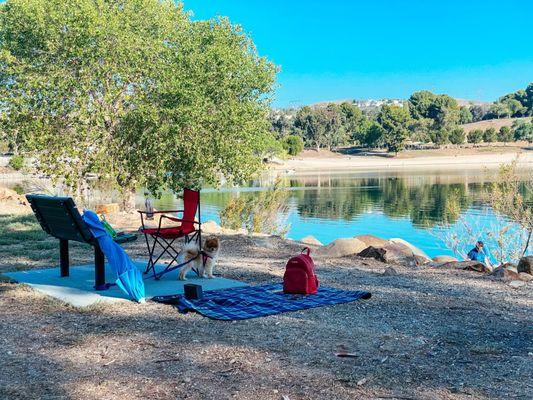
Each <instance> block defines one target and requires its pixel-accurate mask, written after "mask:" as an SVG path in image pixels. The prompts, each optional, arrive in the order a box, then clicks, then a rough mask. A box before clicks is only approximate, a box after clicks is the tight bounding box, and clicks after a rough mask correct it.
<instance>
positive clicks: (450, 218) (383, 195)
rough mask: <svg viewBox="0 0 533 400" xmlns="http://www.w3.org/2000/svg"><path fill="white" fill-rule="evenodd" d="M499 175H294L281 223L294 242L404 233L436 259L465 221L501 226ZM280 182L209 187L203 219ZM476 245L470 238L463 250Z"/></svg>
mask: <svg viewBox="0 0 533 400" xmlns="http://www.w3.org/2000/svg"><path fill="white" fill-rule="evenodd" d="M495 174H496V172H494V171H490V172H489V171H472V170H469V171H457V170H456V171H447V172H444V171H404V172H394V173H390V172H388V173H361V172H357V173H315V174H312V175H298V176H287V177H285V178H284V179H286V181H287V182H286V183H287V186H288V188H287V190H288V191H289V193H288V200H287V201H288V211H287V212H286V213H283V215H280V220H282V221H286V222H287V223H288V224H290V228H289V231H288V233H287V237H288V238H291V239H296V240H298V239H301V238H303V237H305V236H307V235H313V236H314V237H316V238H317V239H318V240H320V241H321V242H322V243H324V244H327V243H329V242H331V241H333V240H335V239H337V238H339V237H351V236H355V235H360V234H372V235H376V236H379V237H382V238H385V239H391V238H398V237H399V238H402V239H404V240H407V241H408V242H410V243H412V244H414V245H415V246H417V247H419V248H421V249H422V250H424V251H425V252H426V253H427V254H428V255H429V256H431V257H433V256H436V255H443V254H448V255H453V252H452V251H451V250H450V249H448V248H447V247H446V244H445V242H444V240H443V236H444V235H446V232H447V231H452V230H454V229H456V228H457V224H462V222H461V221H469V223H470V224H473V225H474V226H478V227H482V226H490V225H491V224H494V223H495V221H496V216H495V215H494V213H493V212H492V210H491V209H490V207H488V206H487V204H486V202H485V201H484V199H486V195H487V194H486V193H487V190H488V189H489V185H490V182H491V181H493V179H494V176H495ZM272 183H273V180H272V179H262V180H258V181H255V182H253V184H251V185H250V186H249V187H246V188H240V189H234V188H232V189H221V190H220V191H215V190H204V191H202V220H204V221H206V220H208V219H213V220H215V221H217V222H219V221H220V218H219V211H220V210H221V209H222V208H223V207H224V206H225V204H227V202H228V201H229V200H230V199H231V198H232V197H233V196H254V195H257V194H258V193H259V191H261V190H267V188H268V187H269V186H271V185H272ZM140 202H142V199H140ZM179 205H180V202H179V200H178V201H177V200H174V198H173V196H172V195H165V196H163V197H162V198H161V199H160V200H158V201H156V207H157V208H160V209H161V208H166V207H173V206H179ZM532 206H533V204H532ZM484 239H485V241H487V239H486V238H484ZM471 247H472V243H465V244H464V248H463V249H462V250H466V251H468V250H469V248H471Z"/></svg>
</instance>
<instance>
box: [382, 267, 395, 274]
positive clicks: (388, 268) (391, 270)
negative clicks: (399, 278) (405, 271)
mask: <svg viewBox="0 0 533 400" xmlns="http://www.w3.org/2000/svg"><path fill="white" fill-rule="evenodd" d="M381 275H383V276H395V275H398V271H396V270H395V269H394V268H392V267H387V268H385V271H383V273H382V274H381Z"/></svg>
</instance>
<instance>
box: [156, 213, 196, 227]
mask: <svg viewBox="0 0 533 400" xmlns="http://www.w3.org/2000/svg"><path fill="white" fill-rule="evenodd" d="M163 218H167V219H169V220H171V221H174V222H189V223H191V224H196V225H201V224H200V222H199V221H196V220H190V219H183V218H175V217H169V216H168V215H161V217H160V220H161V219H163Z"/></svg>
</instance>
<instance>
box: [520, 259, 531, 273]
mask: <svg viewBox="0 0 533 400" xmlns="http://www.w3.org/2000/svg"><path fill="white" fill-rule="evenodd" d="M516 269H517V271H518V272H525V273H526V274H533V256H527V257H522V258H521V259H520V261H519V263H518V267H517V268H516Z"/></svg>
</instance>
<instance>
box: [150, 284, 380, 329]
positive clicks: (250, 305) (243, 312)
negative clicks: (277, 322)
mask: <svg viewBox="0 0 533 400" xmlns="http://www.w3.org/2000/svg"><path fill="white" fill-rule="evenodd" d="M370 297H371V294H370V293H369V292H364V291H348V290H340V289H334V288H330V287H322V286H321V287H320V288H319V289H318V293H317V294H313V295H308V296H304V295H292V294H285V293H283V285H281V284H268V285H259V286H244V287H238V288H230V289H221V290H211V291H206V292H204V296H203V298H202V299H199V300H188V299H186V298H185V296H184V295H171V296H156V297H154V298H152V300H154V301H157V302H160V303H167V304H173V305H175V306H176V307H177V308H178V310H179V311H180V312H182V313H187V312H189V311H196V312H197V313H199V314H202V315H204V316H206V317H208V318H211V319H218V320H224V321H235V320H240V319H249V318H257V317H265V316H267V315H274V314H280V313H282V312H287V311H298V310H304V309H307V308H315V307H322V306H328V305H332V304H340V303H348V302H350V301H354V300H358V299H369V298H370Z"/></svg>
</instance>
